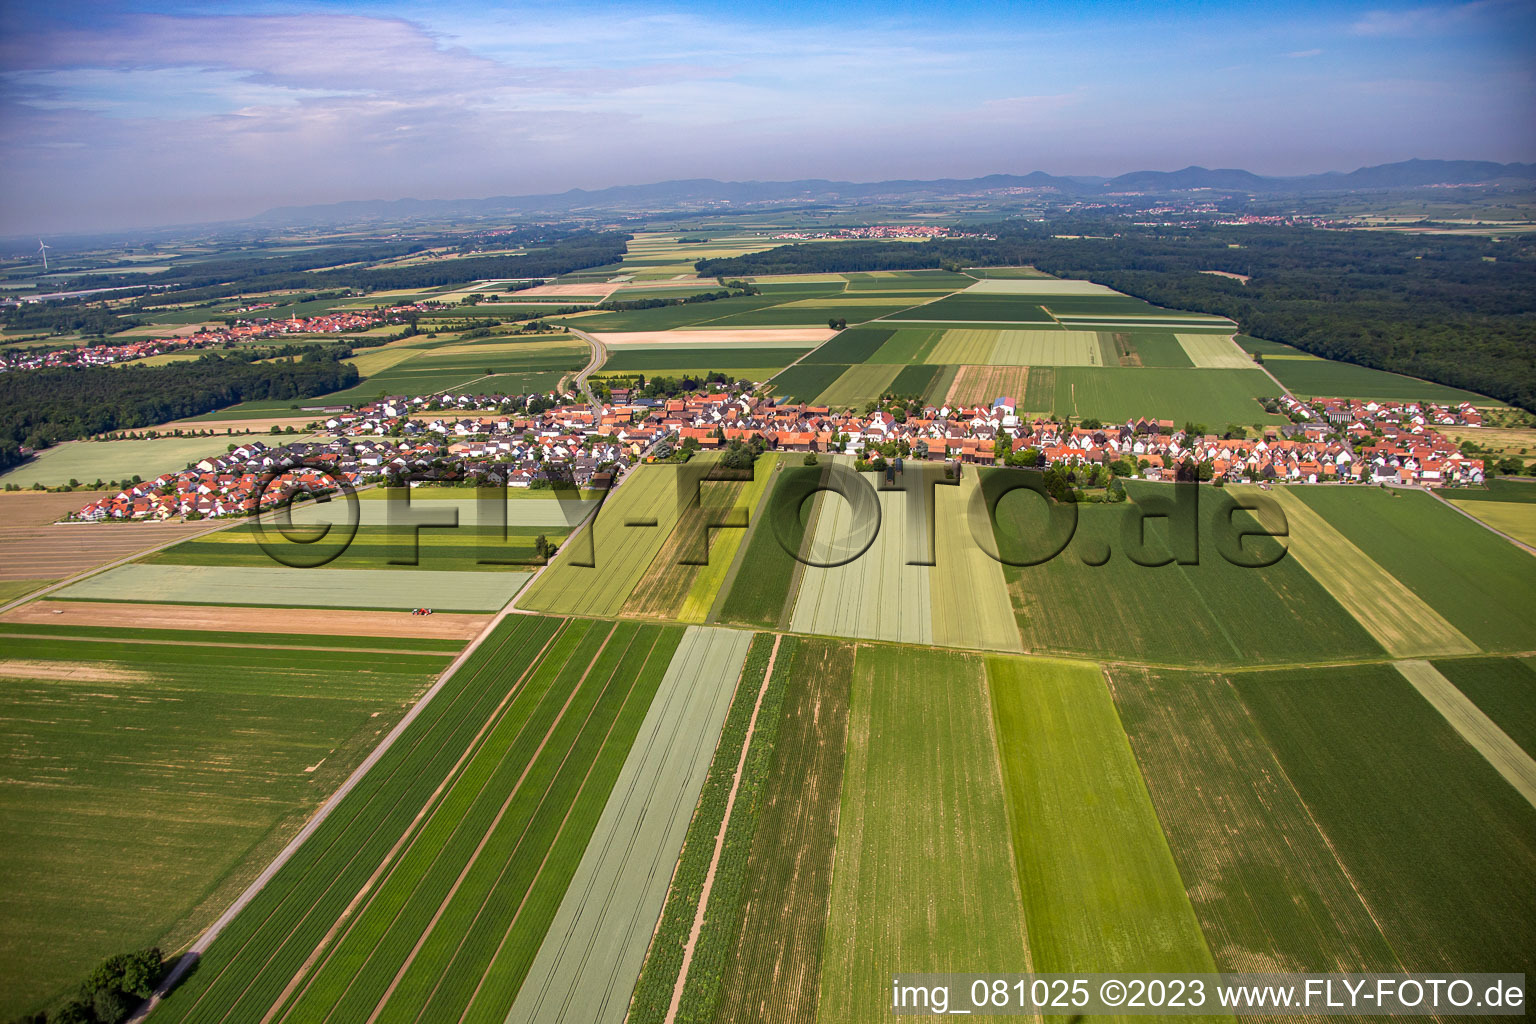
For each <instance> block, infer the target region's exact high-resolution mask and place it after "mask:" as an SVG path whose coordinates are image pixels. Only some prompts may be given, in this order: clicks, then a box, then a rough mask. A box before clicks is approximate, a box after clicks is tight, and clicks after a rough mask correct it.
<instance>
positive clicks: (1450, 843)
mask: <svg viewBox="0 0 1536 1024" xmlns="http://www.w3.org/2000/svg"><path fill="white" fill-rule="evenodd" d="M1232 684H1233V685H1234V686H1235V687H1236V688H1237V692H1238V693H1239V694H1240V695H1241V697H1242V700H1243V703H1244V704H1245V705H1246V707H1247V709H1248V711H1249V713H1250V715H1251V716H1252V718H1253V720H1254V721H1255V722H1256V724H1257V726H1258V728H1259V730H1260V731H1261V732H1262V734H1263V735H1264V737H1265V739H1267V740H1268V741H1269V744H1270V746H1271V748H1272V749H1273V750H1274V752H1275V756H1276V759H1277V760H1278V761H1279V763H1280V766H1281V767H1282V768H1283V770H1284V772H1285V775H1286V777H1287V778H1288V780H1289V782H1290V783H1291V785H1293V786H1294V787H1295V789H1296V792H1297V794H1298V795H1299V796H1300V798H1301V800H1302V801H1303V802H1304V803H1305V804H1306V807H1307V811H1308V813H1309V815H1310V816H1311V817H1312V819H1313V820H1314V821H1315V822H1316V824H1317V828H1318V829H1319V830H1320V831H1321V832H1322V834H1323V835H1324V837H1325V838H1326V839H1327V842H1328V845H1329V846H1330V848H1331V849H1332V850H1333V852H1334V855H1335V856H1336V857H1337V858H1338V859H1339V863H1340V864H1341V865H1342V867H1343V868H1344V870H1345V871H1346V872H1347V874H1348V876H1349V878H1350V880H1351V881H1352V882H1353V884H1354V887H1355V888H1356V889H1357V890H1358V891H1359V892H1360V894H1361V898H1362V899H1363V900H1364V901H1365V903H1366V905H1367V906H1368V907H1369V908H1370V910H1371V912H1372V914H1373V916H1374V917H1375V918H1376V920H1377V921H1378V922H1379V925H1380V927H1381V930H1382V932H1383V934H1384V935H1385V936H1386V938H1387V941H1388V943H1389V944H1390V946H1391V948H1392V950H1393V951H1394V952H1395V953H1396V955H1397V958H1398V960H1399V962H1400V963H1401V964H1402V967H1401V968H1394V969H1398V970H1408V971H1454V970H1466V969H1469V968H1470V966H1471V965H1473V964H1477V965H1480V966H1479V967H1477V968H1476V969H1478V970H1484V969H1492V970H1499V971H1518V972H1523V973H1525V974H1531V973H1533V968H1536V959H1533V954H1536V919H1533V918H1532V917H1531V915H1530V914H1528V913H1526V912H1525V909H1524V906H1523V902H1522V901H1514V902H1511V900H1510V898H1509V894H1510V893H1516V892H1528V891H1531V889H1532V887H1533V886H1536V808H1533V807H1532V806H1531V805H1530V804H1528V803H1526V802H1525V800H1524V799H1523V798H1522V797H1521V796H1520V794H1519V793H1517V792H1516V791H1515V789H1514V788H1513V787H1511V786H1510V785H1509V784H1508V783H1506V782H1505V781H1504V779H1503V778H1502V777H1501V776H1499V774H1498V773H1497V772H1496V771H1495V770H1494V769H1493V767H1492V766H1491V765H1489V764H1488V763H1487V762H1486V761H1485V760H1483V758H1482V756H1481V755H1480V754H1479V753H1478V752H1477V751H1476V750H1474V749H1473V748H1472V747H1471V746H1470V745H1468V744H1467V743H1466V742H1465V741H1464V740H1463V739H1462V738H1461V737H1460V736H1459V735H1458V734H1457V733H1456V732H1455V731H1454V730H1453V729H1452V728H1451V726H1450V725H1449V724H1447V723H1446V721H1445V720H1444V719H1443V718H1441V716H1440V714H1439V713H1438V712H1437V711H1436V710H1435V709H1434V708H1433V707H1431V706H1430V705H1429V703H1428V702H1427V701H1425V700H1424V699H1423V698H1422V697H1420V696H1419V694H1418V693H1417V692H1416V691H1415V690H1414V689H1413V687H1412V686H1411V685H1410V684H1409V683H1408V682H1407V681H1406V680H1405V679H1404V678H1403V677H1402V676H1401V675H1399V674H1398V673H1397V671H1396V670H1395V669H1394V668H1393V667H1392V666H1390V665H1372V666H1361V667H1355V668H1338V669H1307V670H1295V671H1285V672H1256V673H1245V674H1241V675H1234V676H1233V677H1232Z"/></svg>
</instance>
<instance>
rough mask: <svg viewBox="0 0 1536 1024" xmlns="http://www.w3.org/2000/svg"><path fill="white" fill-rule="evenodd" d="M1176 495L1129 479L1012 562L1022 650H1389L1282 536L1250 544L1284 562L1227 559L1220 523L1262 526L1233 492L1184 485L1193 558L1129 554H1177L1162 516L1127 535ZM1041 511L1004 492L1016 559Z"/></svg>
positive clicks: (1167, 656) (1220, 653)
mask: <svg viewBox="0 0 1536 1024" xmlns="http://www.w3.org/2000/svg"><path fill="white" fill-rule="evenodd" d="M1124 372H1126V373H1135V372H1138V371H1133V370H1127V371H1124ZM1209 372H1212V373H1214V372H1218V371H1209ZM1220 372H1225V371H1220ZM1013 479H1014V476H1013V473H1012V471H1004V470H993V471H991V472H990V473H987V474H985V475H984V477H983V486H984V487H1000V486H1005V485H1007V482H1009V481H1011V480H1013ZM994 481H995V482H994ZM1173 492H1174V488H1172V487H1171V486H1167V485H1149V484H1141V485H1134V486H1133V487H1132V488H1131V490H1130V494H1131V499H1132V500H1130V501H1126V502H1123V503H1121V504H1118V505H1102V504H1101V505H1091V504H1089V505H1081V506H1075V508H1076V514H1075V518H1076V528H1075V533H1074V534H1073V535H1072V539H1071V541H1070V543H1069V544H1068V545H1067V546H1066V547H1065V548H1064V549H1063V550H1062V551H1061V553H1060V554H1059V555H1057V556H1056V557H1054V558H1050V559H1048V560H1047V561H1045V562H1042V563H1040V564H1038V565H1018V564H1009V565H1006V566H1005V567H1004V569H1003V575H1004V577H1005V578H1006V579H1007V580H1008V586H1009V593H1010V595H1011V596H1012V597H1013V601H1014V609H1015V612H1016V615H1017V618H1018V623H1019V630H1020V632H1021V633H1022V635H1023V639H1024V649H1025V650H1026V651H1029V652H1034V653H1042V654H1059V655H1063V656H1067V657H1083V658H1106V659H1121V658H1124V659H1130V660H1134V661H1150V662H1157V663H1162V664H1176V665H1190V666H1212V667H1215V666H1232V665H1254V664H1274V663H1277V662H1278V663H1286V664H1290V663H1295V662H1297V661H1302V660H1306V659H1315V660H1324V659H1329V658H1341V659H1342V658H1348V659H1359V658H1381V657H1383V656H1384V655H1385V652H1384V651H1383V650H1382V647H1381V645H1380V644H1379V643H1377V642H1376V640H1374V639H1373V638H1372V636H1371V635H1370V634H1369V633H1368V632H1367V631H1366V630H1365V629H1364V628H1363V627H1362V626H1361V625H1360V624H1359V623H1358V622H1356V621H1355V620H1354V618H1353V617H1351V616H1350V615H1349V613H1348V612H1346V611H1345V610H1344V609H1343V608H1342V607H1340V605H1339V602H1338V601H1337V600H1336V599H1335V598H1334V597H1333V596H1332V595H1331V594H1330V593H1329V592H1328V591H1327V590H1325V589H1324V588H1323V586H1322V585H1321V584H1319V583H1318V581H1317V580H1315V579H1313V577H1312V576H1311V575H1310V574H1309V573H1308V572H1307V571H1306V569H1304V568H1303V567H1302V565H1301V564H1300V563H1299V562H1298V561H1297V560H1295V559H1293V558H1290V557H1289V556H1285V557H1282V556H1281V555H1282V552H1281V550H1280V547H1279V542H1278V541H1275V540H1267V541H1263V539H1262V538H1259V539H1258V540H1259V541H1262V542H1263V544H1264V545H1265V546H1264V547H1262V548H1260V547H1257V546H1254V545H1256V543H1257V541H1256V540H1255V539H1254V538H1250V539H1249V540H1248V541H1247V542H1246V543H1247V544H1248V545H1250V548H1248V549H1247V550H1249V551H1250V554H1253V555H1259V556H1262V557H1263V558H1276V559H1278V560H1277V561H1275V562H1274V564H1272V565H1269V566H1265V567H1263V568H1245V567H1241V566H1238V565H1234V564H1232V563H1231V562H1229V561H1228V560H1227V559H1225V558H1223V557H1222V555H1221V553H1220V549H1219V546H1218V540H1217V538H1218V537H1219V536H1220V531H1221V530H1222V528H1223V526H1222V523H1223V520H1226V521H1228V522H1232V521H1235V522H1237V523H1238V524H1240V525H1241V526H1242V528H1243V529H1244V530H1249V531H1254V530H1257V529H1258V524H1257V523H1255V522H1253V521H1252V520H1251V518H1250V517H1249V515H1248V513H1239V514H1237V515H1236V516H1232V517H1231V518H1230V519H1228V518H1227V513H1228V512H1230V510H1231V505H1230V504H1229V502H1230V501H1231V500H1232V499H1231V498H1230V497H1228V498H1224V497H1223V496H1222V494H1221V492H1219V491H1216V490H1214V489H1211V488H1202V489H1200V490H1199V491H1195V492H1185V493H1186V494H1189V493H1193V494H1194V495H1196V496H1197V499H1198V505H1197V508H1198V516H1199V518H1198V521H1197V522H1198V526H1199V529H1198V537H1197V538H1195V548H1196V549H1195V551H1194V552H1193V554H1194V556H1195V557H1196V558H1198V562H1197V563H1195V564H1187V565H1179V564H1176V563H1172V564H1161V565H1160V564H1139V563H1138V562H1136V561H1133V560H1132V558H1131V557H1130V556H1131V555H1132V554H1137V557H1139V558H1141V560H1142V562H1143V563H1147V562H1152V563H1156V562H1160V561H1162V560H1163V559H1172V557H1173V552H1172V551H1171V550H1170V549H1169V548H1168V547H1167V542H1166V539H1164V538H1158V537H1157V534H1156V533H1155V532H1154V531H1156V530H1157V526H1156V520H1155V519H1154V520H1151V521H1150V524H1149V525H1148V527H1147V530H1146V536H1147V538H1148V543H1149V544H1150V545H1152V546H1151V547H1146V548H1144V549H1143V551H1142V552H1133V551H1132V550H1131V549H1130V547H1129V546H1128V544H1127V543H1126V541H1127V537H1128V535H1134V532H1135V531H1136V529H1137V523H1136V522H1135V517H1137V516H1138V515H1140V514H1143V513H1155V512H1156V511H1157V507H1158V504H1159V503H1160V502H1162V501H1169V500H1170V499H1171V498H1172V494H1173ZM1431 500H1433V499H1431ZM1162 507H1163V508H1164V510H1166V509H1167V507H1168V506H1166V505H1164V506H1162ZM1176 507H1177V506H1175V508H1176ZM1043 508H1044V504H1043V501H1042V499H1040V498H1038V497H1036V496H1035V495H1034V494H1027V495H1024V494H1019V495H1014V494H1009V495H1005V496H1003V497H1002V498H1001V499H1000V500H998V503H997V506H996V522H995V524H994V526H995V531H996V537H997V541H998V549H997V550H998V551H999V553H1000V554H1002V555H1003V556H1004V557H1006V558H1008V559H1009V560H1010V561H1011V562H1014V563H1018V562H1025V561H1029V560H1031V557H1032V553H1038V554H1034V555H1033V557H1040V556H1041V555H1043V554H1045V553H1046V552H1045V551H1044V550H1043V549H1042V546H1041V545H1040V544H1038V543H1035V544H1033V546H1032V547H1031V548H1029V549H1025V545H1027V544H1029V543H1030V540H1029V539H1031V538H1043V537H1045V536H1047V521H1046V518H1045V514H1044V512H1043ZM1451 514H1452V515H1455V513H1454V512H1453V513H1451ZM1458 518H1459V517H1458ZM1473 528H1474V529H1477V527H1476V526H1475V524H1473ZM1154 538H1155V539H1154ZM1187 556H1188V553H1186V557H1187ZM1106 559H1107V560H1106ZM1260 623H1263V624H1265V625H1263V626H1260V625H1259V624H1260Z"/></svg>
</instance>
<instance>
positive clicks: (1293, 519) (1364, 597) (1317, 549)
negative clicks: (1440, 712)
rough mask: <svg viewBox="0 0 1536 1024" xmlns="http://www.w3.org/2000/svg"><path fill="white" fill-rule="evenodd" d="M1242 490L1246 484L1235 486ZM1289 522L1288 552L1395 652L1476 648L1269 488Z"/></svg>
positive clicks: (1289, 498) (1300, 505)
mask: <svg viewBox="0 0 1536 1024" xmlns="http://www.w3.org/2000/svg"><path fill="white" fill-rule="evenodd" d="M1234 493H1238V494H1246V493H1251V491H1249V490H1247V489H1246V488H1234ZM1270 494H1271V495H1272V496H1273V498H1274V500H1275V501H1277V502H1278V503H1279V504H1280V507H1281V508H1282V509H1283V510H1284V512H1285V515H1286V519H1287V520H1288V521H1289V525H1290V535H1289V539H1288V544H1289V551H1290V556H1291V557H1292V558H1295V559H1296V560H1297V561H1298V562H1300V563H1301V565H1302V567H1303V568H1304V569H1306V570H1307V572H1309V573H1310V574H1311V575H1312V577H1313V578H1314V579H1316V580H1317V581H1318V582H1319V583H1321V584H1322V585H1323V589H1325V590H1327V591H1328V593H1330V594H1332V595H1333V597H1334V599H1335V600H1337V601H1338V602H1339V604H1341V605H1343V606H1344V608H1345V609H1346V610H1347V611H1348V612H1349V613H1350V614H1351V615H1352V616H1354V617H1355V620H1356V621H1357V622H1359V623H1360V625H1361V626H1363V627H1365V630H1366V632H1368V633H1370V634H1371V635H1372V636H1373V637H1375V638H1376V640H1377V642H1378V643H1380V644H1381V645H1382V646H1383V647H1384V648H1386V650H1387V653H1389V654H1391V655H1393V656H1394V657H1398V658H1406V657H1412V656H1414V655H1424V654H1475V653H1477V651H1478V648H1477V645H1476V644H1474V643H1473V642H1472V641H1471V640H1469V639H1467V637H1466V636H1465V635H1464V634H1463V633H1462V632H1461V631H1460V630H1458V629H1457V628H1456V627H1455V626H1453V625H1451V624H1450V623H1449V622H1447V621H1446V620H1445V618H1444V617H1443V616H1442V615H1441V614H1440V613H1439V612H1437V611H1435V610H1434V609H1433V608H1431V607H1430V606H1429V605H1428V604H1427V603H1426V602H1425V601H1424V600H1423V599H1422V598H1420V597H1419V596H1418V595H1416V594H1415V593H1414V592H1413V591H1411V590H1409V589H1408V588H1407V587H1406V586H1404V585H1403V584H1402V583H1401V582H1400V581H1398V579H1397V578H1396V577H1394V576H1393V575H1392V574H1390V573H1389V572H1387V571H1386V570H1385V569H1383V568H1382V567H1381V566H1379V565H1377V564H1376V563H1375V562H1374V561H1372V560H1371V558H1370V557H1369V556H1368V555H1366V553H1365V552H1364V551H1361V550H1360V549H1359V548H1358V547H1356V546H1355V545H1354V544H1352V543H1351V542H1350V541H1349V539H1348V538H1347V537H1345V536H1344V535H1343V534H1342V533H1340V532H1339V531H1338V530H1336V529H1334V528H1333V525H1332V524H1330V523H1329V522H1328V521H1327V520H1326V519H1324V518H1323V517H1322V516H1321V515H1319V514H1318V513H1317V512H1315V511H1313V510H1312V508H1310V507H1309V506H1308V505H1307V504H1306V503H1304V502H1303V501H1302V500H1301V499H1300V498H1298V497H1296V496H1295V495H1293V494H1291V493H1289V492H1288V491H1286V490H1285V488H1283V487H1282V488H1278V489H1276V490H1274V491H1271V492H1270Z"/></svg>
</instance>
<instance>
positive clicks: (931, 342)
mask: <svg viewBox="0 0 1536 1024" xmlns="http://www.w3.org/2000/svg"><path fill="white" fill-rule="evenodd" d="M863 329H864V330H870V329H871V328H863ZM943 336H944V332H943V331H939V330H928V329H926V328H916V327H903V328H901V329H900V330H897V331H894V332H892V334H891V336H890V338H888V339H887V340H886V342H885V343H884V344H883V345H881V346H880V348H879V349H877V350H876V351H875V352H874V353H873V354H871V355H870V356H869V357H868V358H867V359H866V360H865V361H866V362H871V363H898V364H900V365H902V366H906V365H909V364H913V363H922V362H926V361H927V358H928V353H930V352H932V351H933V347H934V346H935V345H937V344H938V343H939V339H940V338H942V337H943Z"/></svg>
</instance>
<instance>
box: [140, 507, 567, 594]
mask: <svg viewBox="0 0 1536 1024" xmlns="http://www.w3.org/2000/svg"><path fill="white" fill-rule="evenodd" d="M369 504H370V506H379V503H377V502H370V503H369ZM550 504H552V505H553V503H550ZM541 505H542V503H541ZM553 507H554V510H555V511H556V512H559V511H561V509H560V507H559V506H558V505H553ZM340 514H342V515H345V512H344V511H343V512H341V513H340ZM265 530H266V532H265V534H264V535H262V534H258V533H257V532H256V530H255V529H254V528H253V527H251V526H249V525H244V524H242V525H240V526H237V527H235V528H233V529H230V530H221V531H219V532H217V533H213V534H209V535H207V536H205V537H200V538H198V539H196V540H189V541H183V542H182V543H180V544H177V545H176V546H175V547H172V548H168V549H166V550H165V551H162V552H160V553H158V554H154V555H150V556H149V557H148V558H146V559H144V564H154V565H203V566H265V567H275V566H285V565H310V564H312V563H311V562H307V561H300V559H306V558H312V559H314V560H315V561H318V560H319V558H320V557H322V556H324V555H329V554H330V553H332V552H339V554H337V556H336V557H335V558H334V559H333V560H331V561H328V562H326V563H325V564H324V565H321V566H316V568H317V569H383V570H388V569H422V570H431V571H444V570H446V571H454V572H504V571H506V570H507V569H508V568H509V567H527V568H534V567H537V566H538V565H539V564H540V563H539V561H538V558H537V555H536V553H535V542H536V540H537V539H538V538H539V537H540V536H542V537H544V538H545V539H546V540H547V541H549V542H550V543H551V544H559V543H561V542H563V541H564V540H565V534H566V531H565V529H564V528H561V527H556V526H509V527H507V528H506V529H505V530H501V529H494V528H484V527H475V526H461V527H458V528H455V529H422V530H421V531H420V534H419V535H418V534H416V533H415V532H414V531H412V530H411V529H409V528H403V527H388V526H359V527H358V529H357V532H356V534H355V535H353V536H352V538H351V542H350V543H347V544H345V547H343V542H344V541H345V538H346V536H347V532H348V531H346V530H344V529H337V530H336V533H335V537H336V540H335V541H331V540H330V539H329V537H327V538H322V539H320V540H317V541H314V542H307V541H306V539H307V538H309V537H313V536H316V535H317V531H315V530H312V529H304V528H294V529H290V530H289V531H287V533H286V534H285V533H284V532H282V531H279V530H277V529H275V528H273V527H266V528H265ZM290 537H291V538H292V539H291V540H290V539H289V538H290ZM263 543H265V544H266V546H265V547H264V546H263ZM303 571H307V570H303ZM412 607H418V606H416V605H413V606H412Z"/></svg>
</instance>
